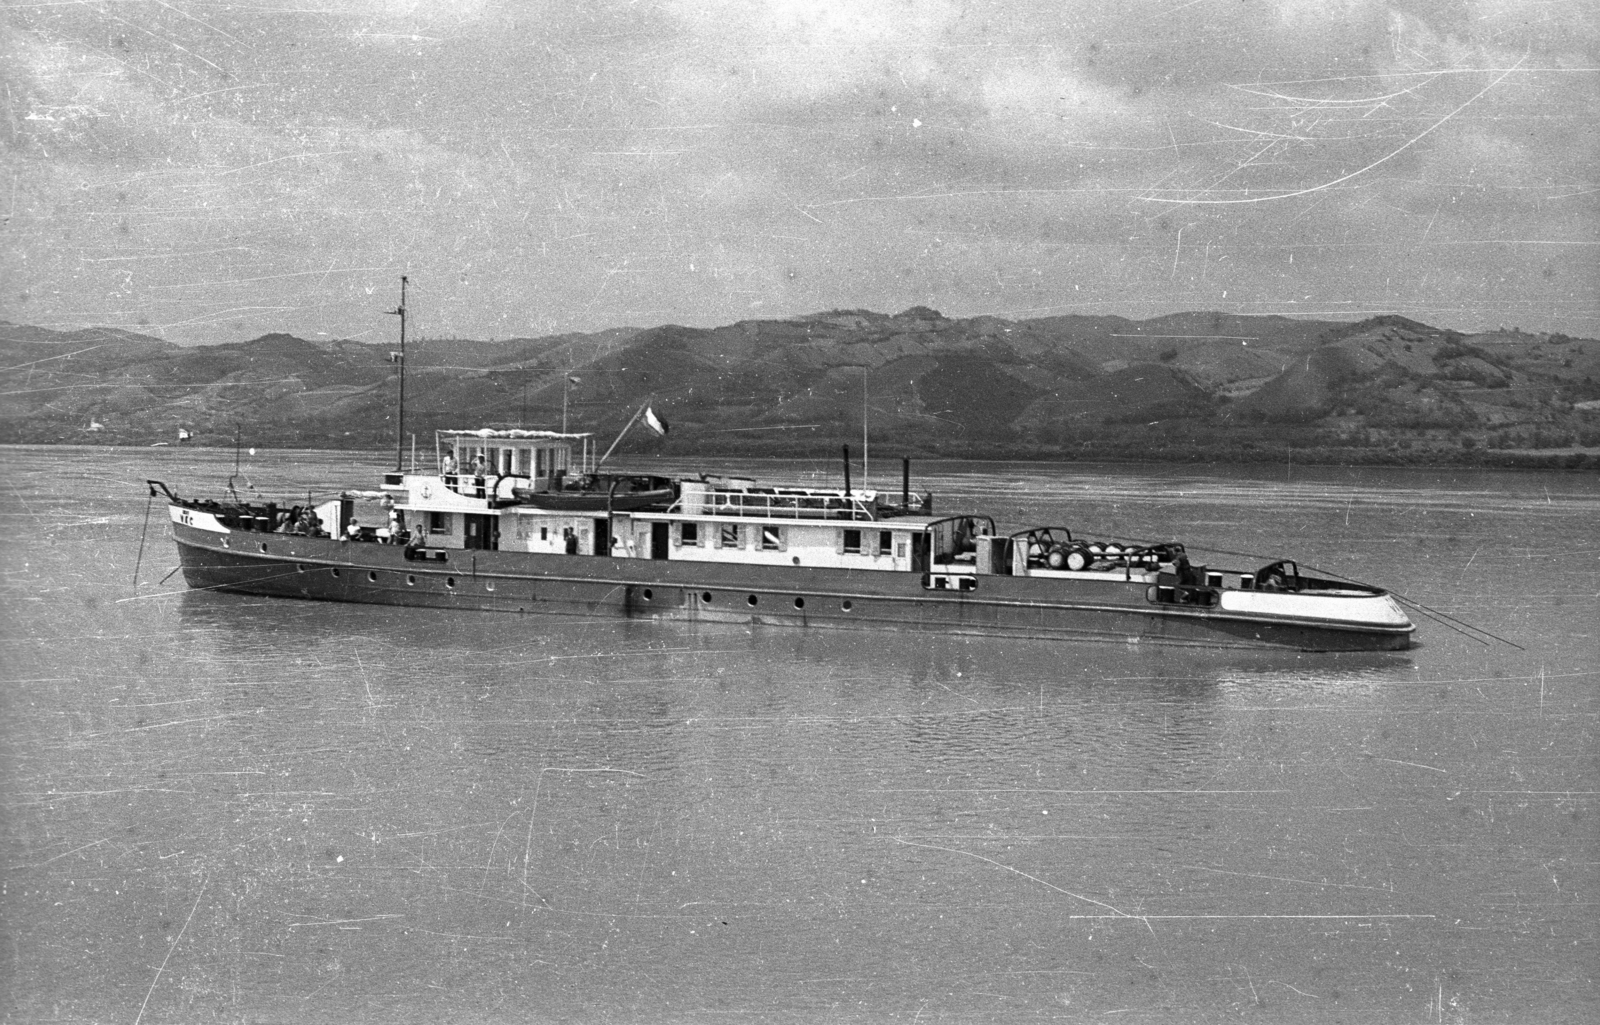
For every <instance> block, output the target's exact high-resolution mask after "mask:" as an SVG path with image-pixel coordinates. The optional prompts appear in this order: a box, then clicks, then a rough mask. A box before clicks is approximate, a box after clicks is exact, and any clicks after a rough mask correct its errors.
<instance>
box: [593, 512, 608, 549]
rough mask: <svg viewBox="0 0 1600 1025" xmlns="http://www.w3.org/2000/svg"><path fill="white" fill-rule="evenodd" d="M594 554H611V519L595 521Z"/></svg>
mask: <svg viewBox="0 0 1600 1025" xmlns="http://www.w3.org/2000/svg"><path fill="white" fill-rule="evenodd" d="M594 554H596V555H610V554H611V520H610V519H597V520H595V521H594Z"/></svg>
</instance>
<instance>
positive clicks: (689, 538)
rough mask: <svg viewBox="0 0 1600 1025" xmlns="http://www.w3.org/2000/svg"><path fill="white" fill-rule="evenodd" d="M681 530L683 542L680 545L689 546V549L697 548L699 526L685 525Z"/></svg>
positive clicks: (694, 524)
mask: <svg viewBox="0 0 1600 1025" xmlns="http://www.w3.org/2000/svg"><path fill="white" fill-rule="evenodd" d="M682 530H683V542H682V543H683V544H686V545H690V546H691V547H699V545H700V524H698V523H685V524H683V527H682Z"/></svg>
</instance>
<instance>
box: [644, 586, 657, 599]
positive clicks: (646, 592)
mask: <svg viewBox="0 0 1600 1025" xmlns="http://www.w3.org/2000/svg"><path fill="white" fill-rule="evenodd" d="M642 593H643V595H644V600H645V601H650V600H651V599H653V598H654V597H655V596H656V593H655V592H654V591H652V590H650V588H648V587H647V588H645V589H644V591H643V592H642Z"/></svg>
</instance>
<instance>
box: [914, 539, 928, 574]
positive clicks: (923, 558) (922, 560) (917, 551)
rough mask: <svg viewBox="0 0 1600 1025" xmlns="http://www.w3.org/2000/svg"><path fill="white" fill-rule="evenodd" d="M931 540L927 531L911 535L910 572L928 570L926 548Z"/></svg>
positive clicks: (924, 571)
mask: <svg viewBox="0 0 1600 1025" xmlns="http://www.w3.org/2000/svg"><path fill="white" fill-rule="evenodd" d="M931 540H932V539H931V538H930V537H929V536H928V533H927V531H923V532H922V533H920V534H912V535H911V572H913V573H926V572H928V549H929V547H930V542H931Z"/></svg>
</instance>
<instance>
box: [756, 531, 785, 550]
mask: <svg viewBox="0 0 1600 1025" xmlns="http://www.w3.org/2000/svg"><path fill="white" fill-rule="evenodd" d="M761 547H762V549H763V550H765V551H769V552H781V551H783V550H784V545H783V528H782V527H775V526H766V527H762V528H761Z"/></svg>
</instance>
